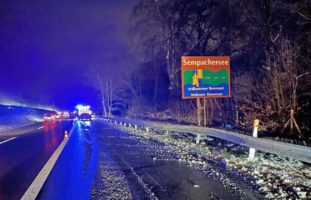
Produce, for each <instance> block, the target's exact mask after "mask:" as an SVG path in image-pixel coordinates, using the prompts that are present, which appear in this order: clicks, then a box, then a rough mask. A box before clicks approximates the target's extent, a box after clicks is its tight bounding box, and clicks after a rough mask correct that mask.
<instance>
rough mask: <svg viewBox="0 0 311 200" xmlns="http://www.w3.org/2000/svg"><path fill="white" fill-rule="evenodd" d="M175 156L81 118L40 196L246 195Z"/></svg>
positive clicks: (98, 121)
mask: <svg viewBox="0 0 311 200" xmlns="http://www.w3.org/2000/svg"><path fill="white" fill-rule="evenodd" d="M159 156H160V157H166V158H168V160H155V159H154V158H155V157H159ZM173 157H174V155H169V154H167V152H166V151H165V146H164V145H163V144H161V143H158V142H156V141H150V140H146V139H142V138H139V137H136V136H134V135H131V134H129V133H127V132H122V131H119V130H117V129H115V128H113V127H111V126H109V125H108V124H107V123H106V122H104V121H102V120H94V121H92V122H88V123H85V122H83V123H82V122H78V125H77V128H76V129H75V130H74V132H73V134H72V136H71V137H70V139H69V142H68V143H67V145H66V147H65V149H64V150H63V152H62V154H61V156H60V158H59V159H58V161H57V162H56V164H55V166H54V168H53V170H52V172H51V174H50V176H49V177H48V179H47V181H46V182H45V184H44V186H43V188H42V190H41V192H40V194H39V196H38V199H45V200H46V199H63V200H66V199H219V198H220V199H243V198H242V197H241V196H239V195H238V194H237V193H232V192H230V191H228V190H226V189H225V188H224V186H223V185H221V184H220V183H218V182H215V181H213V180H211V179H209V178H208V177H207V176H206V175H204V174H203V173H202V172H201V171H199V170H196V169H194V168H191V167H189V166H186V165H184V164H183V163H180V162H178V161H174V160H173V159H171V158H173ZM244 199H245V198H244ZM248 199H249V198H248Z"/></svg>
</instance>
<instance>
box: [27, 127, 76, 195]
mask: <svg viewBox="0 0 311 200" xmlns="http://www.w3.org/2000/svg"><path fill="white" fill-rule="evenodd" d="M76 127H77V125H74V126H73V127H72V128H71V130H70V132H69V138H68V139H64V140H63V141H62V143H61V144H60V145H59V146H58V147H57V149H56V150H55V152H54V153H53V155H52V156H51V157H50V159H49V160H48V161H47V162H46V163H45V165H44V167H43V168H42V169H41V171H40V172H39V174H38V175H37V176H36V178H35V180H34V181H33V182H32V183H31V185H30V186H29V188H28V189H27V191H26V192H25V194H24V195H23V197H22V198H21V200H35V199H36V198H37V196H38V194H39V192H40V190H41V188H42V187H43V184H44V182H45V181H46V179H47V178H48V176H49V174H50V173H51V171H52V169H53V167H54V165H55V163H56V161H57V159H58V158H59V156H60V154H61V152H62V151H63V149H64V148H65V146H66V144H67V142H68V141H69V139H70V136H71V135H72V133H73V131H74V129H75V128H76Z"/></svg>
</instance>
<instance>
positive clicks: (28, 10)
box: [0, 0, 135, 109]
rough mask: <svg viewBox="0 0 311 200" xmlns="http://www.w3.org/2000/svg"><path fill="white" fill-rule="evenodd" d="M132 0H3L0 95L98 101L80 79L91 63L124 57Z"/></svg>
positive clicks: (61, 102)
mask: <svg viewBox="0 0 311 200" xmlns="http://www.w3.org/2000/svg"><path fill="white" fill-rule="evenodd" d="M134 4H135V0H27V1H25V0H1V2H0V98H10V99H13V100H17V101H22V102H25V103H29V104H45V105H52V104H53V103H54V104H55V106H56V107H58V108H61V109H72V108H73V107H74V105H75V104H77V103H87V104H91V105H93V106H94V107H98V105H99V101H98V100H99V96H98V95H97V93H96V91H94V90H93V89H92V88H91V87H90V86H87V85H86V84H85V83H84V81H83V79H84V78H85V75H86V74H87V73H88V72H89V70H90V68H91V67H92V66H101V65H102V66H103V67H107V66H111V64H109V62H110V63H111V62H112V61H113V60H115V59H120V58H122V59H127V55H128V51H129V50H128V49H129V44H128V42H127V40H128V39H127V35H126V33H127V32H128V28H129V26H128V20H129V14H130V11H131V8H132V7H133V5H134Z"/></svg>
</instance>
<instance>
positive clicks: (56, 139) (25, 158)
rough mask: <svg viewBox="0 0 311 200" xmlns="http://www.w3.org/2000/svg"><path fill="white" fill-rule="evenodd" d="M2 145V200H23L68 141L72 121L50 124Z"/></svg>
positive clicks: (0, 148) (0, 150) (0, 146)
mask: <svg viewBox="0 0 311 200" xmlns="http://www.w3.org/2000/svg"><path fill="white" fill-rule="evenodd" d="M42 125H43V128H41V129H38V128H36V129H32V131H31V132H28V133H27V134H23V135H21V136H19V137H17V138H16V139H14V140H11V141H9V142H6V143H4V144H1V145H0V158H1V159H0V199H20V197H21V196H22V195H23V194H24V192H25V191H26V190H27V188H28V186H29V185H30V184H31V183H32V181H33V180H34V178H35V177H36V175H37V174H38V173H39V171H40V170H41V168H42V167H43V166H44V164H45V163H46V162H47V160H48V159H49V158H50V156H51V155H52V153H53V152H54V151H55V149H56V148H57V146H58V145H59V144H60V142H61V141H62V140H63V138H64V130H65V129H67V130H68V131H69V129H70V128H71V126H72V122H60V121H58V122H46V123H43V124H42Z"/></svg>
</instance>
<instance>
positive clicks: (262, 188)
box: [114, 125, 311, 199]
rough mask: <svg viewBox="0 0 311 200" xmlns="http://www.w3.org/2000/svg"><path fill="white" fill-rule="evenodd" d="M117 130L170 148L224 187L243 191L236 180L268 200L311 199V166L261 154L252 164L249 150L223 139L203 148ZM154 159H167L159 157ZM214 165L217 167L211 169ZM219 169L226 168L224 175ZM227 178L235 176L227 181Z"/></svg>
mask: <svg viewBox="0 0 311 200" xmlns="http://www.w3.org/2000/svg"><path fill="white" fill-rule="evenodd" d="M114 126H117V127H118V128H120V129H123V130H125V131H128V132H131V133H133V134H136V135H138V136H140V137H143V138H146V139H152V140H156V141H159V142H161V143H164V144H166V145H167V146H168V147H169V149H171V151H172V152H174V153H177V154H178V155H179V156H178V157H179V158H177V159H178V161H179V162H183V163H185V164H187V165H190V166H192V167H195V168H198V169H200V170H202V171H203V172H204V173H205V174H207V175H208V176H210V177H216V179H217V180H216V181H220V182H221V183H222V184H223V185H224V186H228V187H231V188H233V189H236V190H239V188H238V186H237V185H236V184H235V182H234V181H232V180H237V181H241V182H244V183H246V184H247V185H249V186H250V188H251V190H253V191H255V192H258V194H260V195H261V196H263V197H264V198H265V199H311V165H310V164H306V163H302V162H300V161H297V160H293V159H289V158H286V157H281V156H277V155H274V154H268V153H264V152H260V151H257V152H256V157H255V159H254V160H249V159H248V157H249V155H248V154H249V148H247V147H243V146H240V145H237V144H233V143H230V142H227V141H224V140H221V139H217V138H213V137H206V138H205V139H204V140H203V141H202V142H201V143H200V144H195V138H193V137H192V136H191V135H187V134H180V133H179V134H173V133H170V134H165V133H158V132H154V131H151V132H149V133H147V132H145V131H144V130H140V129H139V130H135V129H134V128H129V127H123V126H119V125H114ZM154 159H166V158H162V157H158V158H157V157H155V158H154ZM211 164H212V165H213V166H214V167H211ZM219 168H222V169H223V170H224V171H223V173H222V172H220V171H219V170H217V169H219ZM223 174H229V175H231V177H232V179H227V178H225V176H224V175H223Z"/></svg>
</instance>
